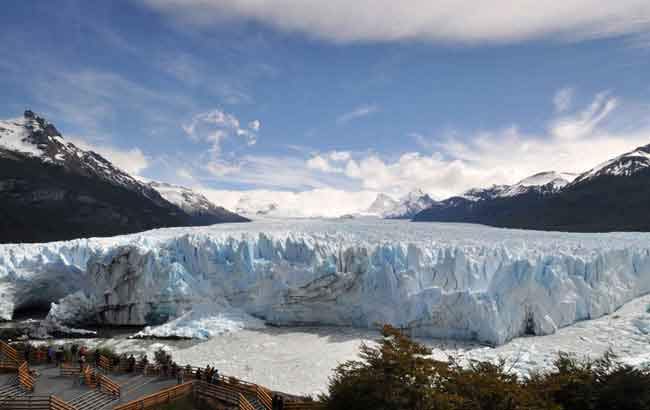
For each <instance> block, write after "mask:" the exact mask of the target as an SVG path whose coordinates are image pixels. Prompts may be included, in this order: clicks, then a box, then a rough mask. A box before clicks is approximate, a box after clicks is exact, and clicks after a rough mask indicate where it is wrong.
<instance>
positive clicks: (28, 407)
mask: <svg viewBox="0 0 650 410" xmlns="http://www.w3.org/2000/svg"><path fill="white" fill-rule="evenodd" d="M0 407H2V408H3V409H4V408H6V409H9V410H77V409H76V408H74V407H73V406H72V405H70V404H68V403H66V402H65V401H63V400H61V399H59V398H58V397H56V396H13V397H7V398H1V399H0Z"/></svg>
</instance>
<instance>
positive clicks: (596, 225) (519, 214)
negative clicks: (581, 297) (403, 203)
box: [413, 145, 650, 232]
mask: <svg viewBox="0 0 650 410" xmlns="http://www.w3.org/2000/svg"><path fill="white" fill-rule="evenodd" d="M648 209H650V145H647V146H643V147H639V148H637V149H635V150H633V151H631V152H629V153H626V154H623V155H620V156H618V157H616V158H614V159H612V160H610V161H607V162H606V163H604V164H601V165H599V166H597V167H596V168H594V169H592V170H589V171H587V172H585V173H583V174H581V175H580V176H578V177H577V178H576V179H575V180H574V181H573V182H571V183H569V184H567V185H566V186H564V187H562V188H561V189H555V188H554V187H553V186H550V185H545V186H541V187H539V188H538V189H535V190H529V191H526V192H523V193H521V194H519V195H514V196H507V197H503V196H497V197H495V198H486V199H484V200H478V201H476V200H475V201H472V200H469V199H467V198H464V197H453V198H449V199H447V200H445V201H441V202H438V203H436V204H434V205H433V206H432V207H430V208H428V209H426V210H424V211H422V212H420V213H419V214H417V215H416V216H415V217H414V218H413V221H416V222H427V221H428V222H470V223H480V224H485V225H491V226H497V227H504V228H521V229H536V230H547V231H568V232H611V231H650V214H649V213H648Z"/></svg>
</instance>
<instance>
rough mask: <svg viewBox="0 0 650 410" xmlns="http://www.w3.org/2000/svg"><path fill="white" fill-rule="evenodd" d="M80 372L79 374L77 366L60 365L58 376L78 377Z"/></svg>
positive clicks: (79, 369)
mask: <svg viewBox="0 0 650 410" xmlns="http://www.w3.org/2000/svg"><path fill="white" fill-rule="evenodd" d="M80 372H81V368H80V367H79V365H74V364H68V363H61V367H59V375H61V376H77V377H79V373H80Z"/></svg>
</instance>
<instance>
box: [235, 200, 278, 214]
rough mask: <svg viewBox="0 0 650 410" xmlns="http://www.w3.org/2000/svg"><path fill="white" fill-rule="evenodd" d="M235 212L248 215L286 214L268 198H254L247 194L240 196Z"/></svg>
mask: <svg viewBox="0 0 650 410" xmlns="http://www.w3.org/2000/svg"><path fill="white" fill-rule="evenodd" d="M235 212H237V213H238V214H242V215H249V216H279V217H282V216H288V215H286V211H283V210H282V209H280V206H279V205H278V204H277V203H275V202H273V201H268V200H262V199H254V198H251V197H249V196H246V195H244V196H242V197H241V198H240V199H239V201H237V205H235Z"/></svg>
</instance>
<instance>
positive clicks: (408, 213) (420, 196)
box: [382, 189, 436, 219]
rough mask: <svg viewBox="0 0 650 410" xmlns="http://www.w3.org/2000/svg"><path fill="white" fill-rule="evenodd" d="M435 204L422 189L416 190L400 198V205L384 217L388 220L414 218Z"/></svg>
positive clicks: (385, 213)
mask: <svg viewBox="0 0 650 410" xmlns="http://www.w3.org/2000/svg"><path fill="white" fill-rule="evenodd" d="M435 202H436V201H434V200H433V199H432V198H431V197H430V196H429V194H426V193H424V191H422V190H421V189H416V190H414V191H411V192H409V193H408V194H406V195H405V196H403V197H402V198H400V199H399V201H398V203H397V204H396V205H395V206H394V207H393V208H391V209H390V210H387V211H386V212H384V213H383V215H382V216H383V217H384V218H388V219H408V218H412V217H413V216H415V215H416V214H418V213H419V212H421V211H422V210H424V209H427V208H429V207H430V206H432V205H433V204H434V203H435Z"/></svg>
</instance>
